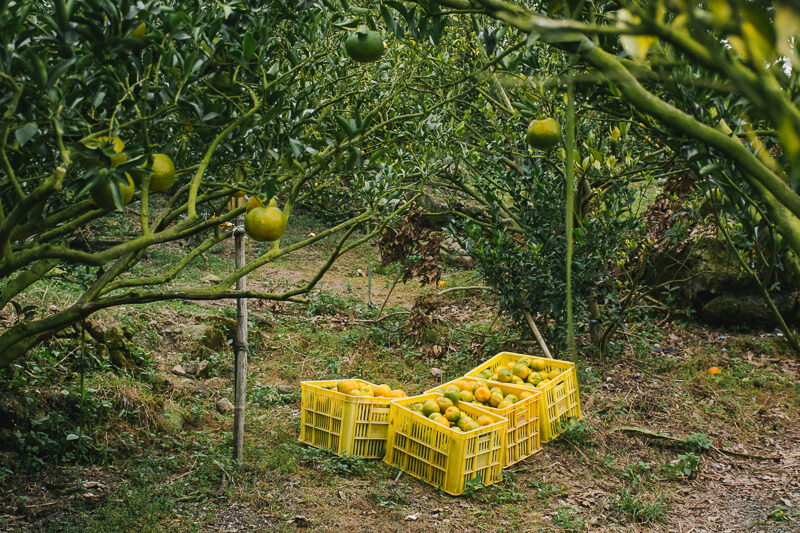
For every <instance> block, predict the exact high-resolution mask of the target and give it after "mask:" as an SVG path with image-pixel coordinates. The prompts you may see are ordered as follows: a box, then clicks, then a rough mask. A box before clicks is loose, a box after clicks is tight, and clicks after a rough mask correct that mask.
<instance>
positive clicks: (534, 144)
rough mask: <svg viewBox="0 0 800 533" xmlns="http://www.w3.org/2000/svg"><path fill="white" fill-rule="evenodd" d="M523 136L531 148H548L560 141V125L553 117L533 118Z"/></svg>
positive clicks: (553, 146)
mask: <svg viewBox="0 0 800 533" xmlns="http://www.w3.org/2000/svg"><path fill="white" fill-rule="evenodd" d="M525 138H526V140H527V141H528V144H529V145H530V146H531V148H536V149H538V150H550V149H551V148H555V147H556V145H558V143H559V142H561V126H560V125H559V124H558V122H556V120H555V119H553V118H545V119H541V120H539V119H534V120H531V123H530V124H528V133H527V135H526V136H525Z"/></svg>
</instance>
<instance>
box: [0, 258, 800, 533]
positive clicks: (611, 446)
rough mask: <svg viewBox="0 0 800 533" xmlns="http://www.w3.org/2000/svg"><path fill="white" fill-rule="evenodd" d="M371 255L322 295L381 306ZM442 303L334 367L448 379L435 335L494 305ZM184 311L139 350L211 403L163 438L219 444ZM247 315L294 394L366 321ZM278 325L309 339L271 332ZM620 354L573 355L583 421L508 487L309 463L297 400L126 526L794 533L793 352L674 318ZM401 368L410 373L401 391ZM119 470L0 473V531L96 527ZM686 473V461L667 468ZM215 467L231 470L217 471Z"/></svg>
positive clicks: (290, 276)
mask: <svg viewBox="0 0 800 533" xmlns="http://www.w3.org/2000/svg"><path fill="white" fill-rule="evenodd" d="M367 257H371V258H372V260H373V261H374V251H368V252H366V253H365V252H351V253H349V254H348V255H347V256H345V257H343V258H342V260H341V261H339V262H338V263H336V265H335V266H334V267H333V268H332V269H331V271H330V272H329V273H328V274H327V275H326V276H325V277H324V278H323V280H322V281H321V282H320V284H319V285H318V287H317V288H318V289H319V290H321V291H323V292H326V293H332V294H337V295H348V297H350V296H352V298H355V299H358V300H362V301H365V300H366V299H367V298H368V297H369V298H371V301H372V302H373V303H375V304H376V305H378V306H379V305H380V304H381V303H382V302H383V300H384V299H385V298H386V296H387V294H388V293H389V288H390V286H391V284H392V277H391V276H390V275H387V274H376V273H373V275H372V280H371V281H372V287H371V290H370V291H369V292H370V294H369V295H368V288H367V275H366V274H367ZM318 263H319V256H317V255H315V254H314V253H312V252H305V253H304V255H301V256H293V257H292V259H291V261H288V260H287V261H285V262H282V263H280V264H276V265H270V266H269V267H265V268H263V269H261V270H260V271H259V272H258V273H257V275H255V276H252V277H251V279H250V280H249V282H250V283H251V284H252V285H254V286H258V287H262V288H264V289H265V290H274V289H276V288H281V287H287V286H291V285H293V284H296V283H299V282H302V280H308V279H310V278H311V277H312V276H313V274H314V272H315V271H316V265H317V264H318ZM471 276H472V274H471V273H468V272H463V271H453V272H451V273H446V275H445V277H444V279H446V280H448V281H449V282H451V285H455V284H465V283H466V284H470V283H471V282H470V281H469V280H471V279H472V278H471ZM475 284H477V282H476V283H475ZM434 292H436V290H435V289H431V288H424V289H420V288H419V287H418V286H416V285H414V284H412V283H409V284H407V285H402V284H401V285H398V286H397V287H396V288H395V289H394V291H393V292H392V296H391V299H390V300H389V303H388V305H389V306H390V307H391V306H395V307H396V308H403V307H404V308H411V307H412V306H413V305H414V302H415V300H416V299H417V297H418V296H420V295H421V294H426V295H428V296H430V295H431V294H432V293H434ZM439 298H440V299H439V300H438V301H439V305H438V306H437V307H436V309H435V310H434V311H432V312H431V315H437V314H438V315H439V316H440V317H446V320H445V319H444V318H442V321H440V322H439V324H440V325H443V326H442V328H443V329H441V330H437V333H436V334H435V335H433V340H431V339H430V338H429V339H428V340H427V341H426V342H427V344H428V345H436V346H442V348H441V349H440V350H439V351H437V350H435V349H433V348H431V346H422V345H421V344H420V345H417V346H415V349H414V353H411V354H410V353H408V352H407V350H406V352H404V353H401V352H400V351H395V352H391V350H389V352H390V353H389V355H387V351H386V350H384V352H380V351H379V350H378V347H379V346H378V344H376V342H375V341H374V340H371V338H370V337H369V336H368V335H367V336H365V337H363V338H362V339H361V340H359V341H358V342H355V344H353V345H352V346H351V345H348V346H349V348H348V351H347V352H346V353H345V352H341V353H331V354H330V357H331V358H333V359H336V361H334V362H335V363H336V364H337V365H338V369H339V372H340V373H341V374H343V375H348V374H349V373H350V372H354V373H355V372H357V371H359V369H360V371H362V372H371V373H372V374H370V375H373V378H372V381H374V382H382V381H392V380H393V381H394V382H395V383H398V384H399V385H400V386H402V387H403V388H404V389H405V390H406V391H407V392H408V393H409V394H413V393H419V392H422V391H423V390H427V389H428V388H431V387H433V386H435V385H436V384H438V383H440V382H441V379H443V378H436V377H434V376H433V375H432V374H431V373H430V372H429V369H430V368H431V367H434V366H435V367H439V368H442V369H444V371H445V372H446V373H449V372H453V371H454V368H455V365H456V363H454V362H452V361H451V360H449V359H448V358H447V354H448V353H450V352H452V351H453V349H454V348H453V346H452V343H453V341H452V339H449V340H448V339H446V338H444V337H445V333H446V331H447V330H451V331H452V328H466V327H468V326H469V325H471V324H475V323H484V324H486V323H491V322H492V321H493V320H494V317H495V316H496V314H497V311H496V303H495V302H494V301H493V300H492V299H491V298H489V297H486V296H485V295H482V294H481V293H477V294H474V295H465V294H464V293H458V292H456V293H446V294H444V295H441V296H440V297H439ZM196 305H197V306H198V307H197V310H195V311H193V312H190V313H187V312H182V311H176V310H174V309H172V308H170V307H168V306H165V307H163V308H161V309H159V310H158V311H154V312H152V313H151V314H150V316H151V317H152V319H153V320H154V321H156V320H157V322H158V324H159V327H160V328H161V329H162V330H163V331H162V335H160V336H159V337H158V340H156V341H155V343H154V345H153V348H152V349H154V350H156V352H157V353H155V354H154V355H155V357H154V358H155V360H156V362H157V366H158V368H159V369H160V370H161V372H162V373H163V378H164V379H165V380H167V381H168V382H169V386H168V387H169V389H168V390H170V391H171V392H170V394H171V397H173V398H175V399H176V400H180V401H181V402H182V403H183V404H184V405H188V404H189V403H190V402H195V404H196V405H200V406H206V407H207V409H206V411H205V412H204V413H203V414H202V415H201V416H200V417H199V419H198V420H197V421H196V422H195V423H194V425H190V426H189V427H188V429H184V432H183V433H178V434H174V435H173V437H172V438H176V439H178V441H176V442H182V443H185V442H192V443H198V442H199V443H200V444H201V445H203V446H216V447H219V448H220V449H222V450H227V449H229V448H228V447H229V446H230V440H228V439H229V435H230V434H229V433H227V432H228V431H229V430H230V424H231V423H232V415H229V414H225V415H223V414H220V413H218V412H215V410H214V409H213V405H214V402H215V401H216V400H217V399H219V398H221V397H230V398H232V393H231V391H232V383H231V380H230V378H229V377H228V376H226V375H225V374H224V373H221V375H220V376H217V377H213V378H210V379H208V380H188V379H186V378H178V377H176V376H174V375H172V374H171V373H170V372H169V369H170V368H171V367H172V365H174V364H175V363H176V362H181V361H182V360H185V358H186V351H187V349H188V348H187V345H186V344H185V342H186V341H185V340H182V339H181V337H180V331H181V330H182V329H183V328H185V327H186V326H187V325H191V324H193V323H195V322H196V321H195V320H194V317H195V316H196V315H198V314H202V313H208V314H214V313H218V312H220V311H221V310H222V309H225V307H226V306H228V305H230V302H211V303H209V302H204V303H203V302H196ZM117 312H124V311H117ZM110 315H111V314H109V316H110ZM109 316H106V317H105V318H109ZM434 318H435V317H434ZM251 319H252V320H253V321H254V323H255V324H256V327H255V330H254V331H253V332H252V335H253V336H254V337H255V338H256V339H258V347H259V348H258V349H257V350H254V352H253V353H251V361H250V365H251V367H250V379H251V386H256V385H258V386H262V385H265V384H270V385H276V386H277V385H282V386H285V387H289V388H291V389H293V390H295V391H296V390H298V389H299V383H298V382H299V381H300V380H307V379H318V378H320V377H321V376H323V375H326V374H327V373H329V372H328V371H326V369H325V367H324V365H325V364H331V362H330V361H327V360H325V358H324V357H323V356H321V355H318V354H317V351H318V350H319V349H320V346H318V345H316V344H317V343H319V342H322V341H320V339H321V338H322V337H320V335H321V333H320V332H323V333H326V332H327V334H329V337H330V336H332V337H333V338H334V339H335V338H336V337H337V336H342V337H344V336H346V335H347V334H348V333H349V332H352V331H353V330H355V329H356V328H362V327H364V323H363V322H359V321H358V319H356V318H353V316H352V315H350V314H349V313H348V312H347V310H346V309H340V310H339V311H338V312H336V313H333V314H324V315H317V316H306V315H302V313H299V312H298V311H297V309H296V308H295V307H293V306H292V305H291V304H274V303H259V302H252V303H251ZM292 321H295V322H292ZM288 322H291V323H293V324H301V325H302V327H303V328H307V329H305V330H302V331H301V330H300V329H297V328H295V330H293V329H291V328H288V329H281V328H282V325H283V324H285V323H288ZM433 322H436V320H434V321H433ZM399 324H400V325H401V326H402V321H400V322H399ZM298 327H299V326H298ZM498 328H499V325H498ZM386 334H387V335H392V334H395V335H397V337H398V340H397V341H396V342H397V344H398V346H399V345H400V341H401V338H402V337H403V336H408V331H407V330H402V331H400V332H398V333H391V332H389V329H388V326H387V329H386ZM329 337H325V338H326V339H328V338H329ZM326 342H327V341H326ZM481 342H483V339H482V338H481V337H479V336H477V337H476V338H475V340H474V344H475V346H476V348H475V350H474V357H473V360H472V363H474V364H470V365H468V366H475V365H477V364H478V363H479V362H480V361H481V360H483V359H486V358H487V357H489V356H491V355H493V353H482V352H481ZM620 342H621V347H622V349H621V353H619V354H618V355H617V356H615V357H614V359H612V360H610V361H600V360H597V359H594V358H591V357H588V356H583V357H582V359H581V361H580V362H579V364H578V367H579V375H580V378H581V402H582V409H583V414H584V421H583V423H582V424H581V425H580V426H579V427H578V428H577V429H575V430H573V431H570V432H569V434H568V435H567V436H566V438H560V439H557V440H556V441H554V442H551V443H548V444H545V445H544V446H543V447H542V450H541V451H540V452H538V453H536V454H535V455H533V456H531V457H529V458H528V459H526V460H524V461H522V462H520V463H518V464H516V465H514V466H513V467H512V468H510V469H509V476H508V479H507V480H506V481H504V482H502V483H499V484H497V485H494V486H492V487H488V488H486V489H482V490H477V491H475V492H474V493H470V494H467V495H463V496H460V497H452V496H448V495H446V494H444V493H442V492H440V491H438V490H437V489H435V488H433V487H431V486H429V485H426V484H424V483H422V482H420V481H418V480H416V479H414V478H412V477H410V476H409V475H407V474H399V475H398V471H397V470H396V469H394V468H392V467H391V466H389V465H386V464H384V463H381V462H377V461H374V462H361V463H357V464H355V465H349V463H343V462H342V461H341V460H339V459H336V458H333V456H327V455H325V454H324V453H322V452H320V453H319V454H316V453H312V452H314V450H312V449H309V448H308V447H306V446H304V445H302V446H301V445H299V444H298V443H297V439H298V437H299V424H298V421H297V420H298V417H299V411H300V403H299V401H296V400H295V401H292V402H288V403H286V404H280V405H260V406H259V405H250V406H249V408H248V411H247V417H248V418H247V419H248V441H249V442H248V444H247V449H246V462H247V463H248V465H249V466H247V465H246V466H245V467H242V468H241V469H240V470H239V471H238V473H237V474H235V475H231V476H227V475H223V476H221V478H220V472H216V474H214V475H213V476H206V477H204V478H202V479H203V480H204V481H203V482H202V483H201V482H200V481H195V483H196V485H195V486H192V487H191V488H190V489H186V490H184V491H183V492H182V493H181V494H182V495H180V496H179V497H176V498H175V499H173V500H171V503H170V505H171V507H170V509H169V510H168V511H165V512H163V513H161V514H156V515H155V518H154V519H153V521H152V522H151V523H149V524H147V525H146V527H145V526H142V525H141V523H139V524H138V525H137V524H135V523H133V522H132V525H131V529H130V530H133V529H136V530H139V531H165V530H169V529H172V530H176V531H296V530H325V531H352V530H361V531H403V532H406V531H407V532H416V531H430V530H431V529H432V528H435V529H436V530H437V531H443V532H450V531H453V532H456V531H459V532H460V531H469V532H482V531H591V532H618V531H625V532H638V531H659V532H661V531H663V532H679V533H705V532H709V533H710V532H720V533H721V532H765V533H766V532H769V533H779V532H791V531H800V416H798V412H797V407H798V404H800V398H798V397H797V395H798V391H800V386H798V384H800V360H799V359H798V358H797V357H796V355H793V354H791V353H789V352H788V351H787V350H786V349H785V348H783V347H782V344H781V342H780V339H779V338H776V337H770V336H766V335H764V334H760V333H757V332H747V333H730V332H728V333H726V332H719V331H713V330H707V329H704V328H702V327H699V326H696V325H681V324H672V323H669V322H667V323H664V324H663V325H661V326H660V327H658V328H654V327H650V328H647V329H646V331H645V330H643V331H639V332H638V333H637V332H635V331H634V330H631V331H630V332H629V336H627V337H625V338H622V339H621V340H620ZM391 347H392V344H391V342H390V343H389V348H390V349H391ZM323 348H324V347H323ZM502 348H503V349H505V350H508V351H515V352H521V353H534V352H536V351H537V349H536V348H535V346H534V345H533V344H532V343H530V342H528V341H525V342H523V341H519V340H516V341H513V342H510V343H509V344H507V345H504V346H503V347H502ZM326 361H327V362H326ZM401 363H402V364H401ZM461 364H462V365H463V364H464V362H463V361H461ZM403 365H405V366H403ZM710 366H719V367H721V368H722V370H723V373H722V374H721V375H720V376H718V377H715V376H709V375H708V374H707V373H706V369H707V368H708V367H710ZM398 368H400V369H402V368H405V369H406V370H407V372H406V373H403V371H402V370H398ZM420 369H423V370H420ZM414 372H417V374H416V376H417V377H416V378H414V379H412V378H413V376H414V374H413V373H414ZM631 427H633V428H639V429H640V430H647V431H653V432H660V433H663V434H666V435H669V436H672V437H674V438H686V437H689V436H690V435H692V434H703V435H705V436H707V437H708V438H709V439H711V440H710V442H711V447H710V448H708V449H705V450H691V449H689V448H687V447H686V446H684V445H681V444H679V443H676V442H675V441H670V440H668V439H663V438H658V437H653V436H650V435H647V434H646V433H643V432H642V431H632V430H627V429H623V428H631ZM197 430H202V432H199V431H197ZM209 433H211V434H212V435H211V436H209ZM215 433H216V434H217V435H216V436H214V435H213V434H215ZM226 435H227V437H226ZM203 439H205V440H203ZM185 446H186V447H185V448H181V447H180V446H179V445H178V444H176V445H175V447H174V450H173V451H170V449H169V448H167V449H166V451H165V449H164V448H161V452H159V453H162V454H167V455H168V454H170V453H174V454H175V455H176V458H175V461H176V462H177V463H178V465H177V466H175V467H174V469H173V471H172V472H170V473H167V474H165V475H164V476H163V478H161V479H162V481H161V483H163V484H165V486H166V485H169V486H178V485H179V484H180V483H182V482H183V481H184V480H189V479H195V480H196V479H199V478H196V477H195V476H197V472H198V470H199V469H200V467H199V466H198V465H199V464H203V459H202V457H201V456H200V455H198V452H197V450H196V449H192V448H191V446H189V445H185ZM190 450H194V451H193V453H194V455H192V454H190V453H189V451H190ZM689 455H691V457H689ZM682 457H683V459H681V458H682ZM692 458H694V459H692ZM692 460H695V461H696V464H692ZM192 461H194V463H192ZM128 464H129V461H123V462H121V463H117V464H112V465H111V467H91V468H90V467H81V468H79V469H75V468H73V467H55V466H50V467H46V468H44V469H42V470H41V471H39V473H37V474H34V475H30V476H28V477H14V476H12V477H10V478H9V479H6V480H4V481H3V484H2V485H0V530H3V531H47V530H51V531H57V530H60V528H59V526H58V524H60V523H69V520H70V519H67V518H65V517H66V516H68V515H69V513H74V512H75V509H76V508H79V509H82V511H81V512H84V513H86V514H87V516H90V517H91V516H94V515H96V514H97V513H99V512H100V510H101V509H103V508H104V506H108V505H110V504H117V505H122V504H123V503H124V502H126V501H128V499H129V498H130V496H129V494H130V492H129V487H130V474H131V470H130V469H131V468H132V467H129V466H128ZM217 464H219V463H217ZM687 465H689V466H691V468H688V469H687V470H680V469H681V468H682V467H685V466H687ZM212 466H213V465H212ZM350 466H352V468H350ZM345 467H347V468H345ZM348 468H350V469H349V470H348ZM220 469H221V470H222V471H223V472H224V471H226V469H225V468H223V465H220ZM345 470H347V471H345ZM78 478H79V479H80V480H81V483H82V484H81V485H78V484H77V482H76V480H77V479H78ZM209 479H214V480H216V481H209ZM219 479H222V484H220V483H219ZM203 483H205V484H203ZM76 501H77V502H80V506H78V507H76V505H77V504H76ZM64 520H66V522H64ZM134 522H135V521H134ZM92 524H94V525H95V526H96V525H97V522H92ZM134 526H135V527H134Z"/></svg>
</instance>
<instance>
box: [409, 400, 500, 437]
mask: <svg viewBox="0 0 800 533" xmlns="http://www.w3.org/2000/svg"><path fill="white" fill-rule="evenodd" d="M451 398H452V397H447V396H440V397H439V398H438V399H434V398H428V399H427V400H425V401H424V402H417V403H412V404H411V405H409V406H408V408H409V409H411V410H412V411H413V412H414V414H415V415H416V416H421V417H425V418H428V419H430V420H433V421H434V422H436V423H438V424H441V425H443V426H444V427H449V428H450V429H452V430H454V431H458V432H461V433H467V432H469V431H473V430H476V429H480V428H482V427H484V426H488V425H489V424H491V423H492V422H495V420H494V419H493V418H492V417H490V416H488V415H480V416H479V417H478V418H476V419H473V418H472V417H471V416H470V415H469V414H467V413H465V412H463V411H461V409H459V408H458V407H456V405H455V404H454V403H453V400H452V399H451Z"/></svg>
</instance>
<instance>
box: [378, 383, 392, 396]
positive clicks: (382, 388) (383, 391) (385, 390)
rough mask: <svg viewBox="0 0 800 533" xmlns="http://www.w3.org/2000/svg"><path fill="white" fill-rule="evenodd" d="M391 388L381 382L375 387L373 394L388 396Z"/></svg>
mask: <svg viewBox="0 0 800 533" xmlns="http://www.w3.org/2000/svg"><path fill="white" fill-rule="evenodd" d="M391 392H392V389H391V388H390V387H389V385H387V384H386V383H381V384H380V385H378V386H377V387H375V396H383V397H388V396H389V394H391Z"/></svg>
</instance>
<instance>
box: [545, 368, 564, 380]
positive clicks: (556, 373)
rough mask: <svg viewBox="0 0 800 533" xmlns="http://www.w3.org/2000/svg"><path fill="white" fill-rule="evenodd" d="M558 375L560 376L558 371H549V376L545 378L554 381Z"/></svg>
mask: <svg viewBox="0 0 800 533" xmlns="http://www.w3.org/2000/svg"><path fill="white" fill-rule="evenodd" d="M559 374H561V372H560V371H558V370H551V371H550V373H549V374H547V377H548V378H550V379H556V378H557V377H558V376H559Z"/></svg>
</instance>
